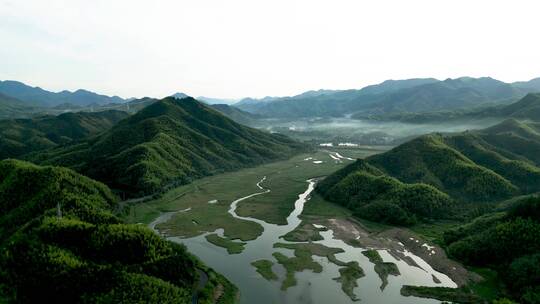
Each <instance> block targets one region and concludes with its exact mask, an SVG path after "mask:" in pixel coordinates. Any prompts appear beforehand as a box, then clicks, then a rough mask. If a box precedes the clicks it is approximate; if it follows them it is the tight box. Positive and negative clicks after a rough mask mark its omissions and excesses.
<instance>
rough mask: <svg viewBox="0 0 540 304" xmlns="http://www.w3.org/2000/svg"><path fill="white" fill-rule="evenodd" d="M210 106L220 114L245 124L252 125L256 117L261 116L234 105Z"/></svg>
mask: <svg viewBox="0 0 540 304" xmlns="http://www.w3.org/2000/svg"><path fill="white" fill-rule="evenodd" d="M210 106H211V107H212V108H214V109H216V110H218V111H219V112H220V113H221V114H223V115H225V116H227V117H229V118H230V119H232V120H234V121H236V122H237V123H240V124H243V125H246V126H249V125H253V124H254V123H255V122H256V121H257V119H260V118H262V117H263V116H261V115H256V114H251V113H249V112H246V111H242V110H240V109H238V108H236V107H233V106H230V105H226V104H213V105H210Z"/></svg>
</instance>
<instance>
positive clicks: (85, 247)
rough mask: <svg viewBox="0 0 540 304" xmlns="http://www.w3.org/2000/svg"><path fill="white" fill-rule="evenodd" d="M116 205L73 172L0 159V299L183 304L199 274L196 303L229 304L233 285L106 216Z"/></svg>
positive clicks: (142, 230)
mask: <svg viewBox="0 0 540 304" xmlns="http://www.w3.org/2000/svg"><path fill="white" fill-rule="evenodd" d="M116 201H117V200H116V197H115V196H114V195H113V194H112V193H111V191H110V190H109V189H108V188H107V187H106V186H105V185H103V184H101V183H99V182H96V181H93V180H91V179H89V178H87V177H84V176H82V175H79V174H77V173H75V172H74V171H72V170H69V169H66V168H59V167H39V166H36V165H33V164H30V163H27V162H23V161H18V160H4V161H0V269H1V270H0V300H2V301H6V302H8V303H158V302H159V303H190V302H191V298H192V295H193V293H194V290H193V286H194V283H195V282H197V281H198V277H197V276H198V273H199V272H202V271H204V272H206V273H207V274H208V276H209V278H210V280H209V281H208V282H207V284H206V288H205V290H204V291H203V292H202V293H201V294H200V295H199V299H200V300H201V301H209V302H208V303H213V302H214V301H213V300H215V298H214V297H215V295H216V293H215V292H218V295H220V297H219V300H221V301H222V302H223V303H233V300H234V298H235V294H236V289H235V287H234V286H232V285H231V284H230V283H228V282H227V281H226V280H225V279H224V278H223V277H221V276H220V275H218V274H216V273H215V272H213V271H212V270H211V269H208V268H207V267H205V266H204V265H203V264H202V263H201V262H199V261H198V260H197V259H196V258H195V257H193V256H191V255H190V254H189V253H188V252H186V250H185V248H184V247H183V246H181V245H177V244H174V243H170V242H168V241H166V240H165V239H163V238H161V237H160V236H158V235H157V234H156V233H154V232H153V231H151V230H150V229H148V228H146V227H144V226H141V225H127V224H124V223H123V222H122V221H121V220H120V219H119V218H117V217H116V216H114V215H113V213H112V212H111V210H113V208H114V207H115V204H116ZM197 269H199V270H197ZM205 303H206V302H205ZM220 303H221V302H220Z"/></svg>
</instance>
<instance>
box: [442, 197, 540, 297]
mask: <svg viewBox="0 0 540 304" xmlns="http://www.w3.org/2000/svg"><path fill="white" fill-rule="evenodd" d="M443 242H444V245H445V246H446V248H447V252H448V253H449V255H450V256H451V257H452V258H455V259H458V260H460V261H462V262H463V263H465V264H467V265H470V266H476V267H489V268H492V269H495V270H496V271H497V272H498V273H499V277H500V278H501V281H502V282H504V283H505V292H507V293H508V294H509V295H510V296H512V298H513V299H515V300H516V301H517V302H518V303H524V304H535V303H539V300H540V254H539V253H540V198H539V197H537V196H536V197H534V196H533V197H529V198H524V199H520V200H517V201H515V202H513V203H512V204H510V205H509V206H508V207H506V208H505V209H504V210H497V211H496V212H493V213H489V214H486V215H483V216H480V217H478V218H476V219H474V220H472V221H470V222H469V223H466V224H464V225H461V226H458V227H457V228H455V229H452V230H449V231H446V232H445V233H444V237H443Z"/></svg>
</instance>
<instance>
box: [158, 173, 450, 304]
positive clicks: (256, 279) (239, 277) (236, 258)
mask: <svg viewBox="0 0 540 304" xmlns="http://www.w3.org/2000/svg"><path fill="white" fill-rule="evenodd" d="M264 180H265V178H263V179H262V180H260V181H259V182H258V183H257V186H258V187H259V189H260V191H259V192H256V193H252V194H250V195H248V196H245V197H242V198H239V199H237V200H235V201H234V202H232V203H231V207H230V209H229V213H230V214H231V215H232V216H234V217H236V218H239V219H242V220H246V221H254V222H257V223H259V224H260V225H262V226H263V228H264V232H263V234H262V235H261V236H259V237H258V238H257V239H255V240H253V241H248V242H247V244H246V246H245V249H244V251H243V252H242V253H240V254H233V255H229V254H228V253H227V251H226V249H225V248H221V247H218V246H215V245H213V244H210V243H208V242H207V241H206V239H205V235H207V234H209V233H206V234H203V235H200V236H197V237H193V238H187V239H183V238H179V237H168V239H169V240H171V241H174V242H178V243H182V244H185V245H186V247H187V248H188V249H189V251H190V252H192V253H193V254H195V255H196V256H198V257H199V258H200V259H201V260H202V261H203V262H204V263H206V264H207V265H208V266H210V267H212V268H213V269H214V270H216V271H218V272H220V273H221V274H223V275H225V276H226V277H227V278H228V279H229V280H230V281H231V282H233V283H234V284H235V285H236V286H238V288H239V289H240V293H241V296H240V301H241V303H258V304H267V303H268V304H270V303H305V304H307V303H313V304H315V303H321V304H323V303H335V304H337V303H353V302H354V301H352V300H351V299H350V298H349V297H348V296H347V295H346V294H345V293H344V292H343V291H342V290H341V285H340V284H339V283H338V282H336V281H335V280H333V279H334V278H337V277H339V267H338V266H337V265H335V264H333V263H330V262H329V261H328V259H327V258H325V257H318V256H314V257H313V259H314V260H315V261H316V262H318V263H319V264H321V265H322V266H323V271H322V272H321V273H313V272H312V271H303V272H300V273H296V279H297V281H298V284H297V285H296V286H293V287H290V288H288V289H287V290H286V291H282V290H281V288H280V287H281V282H282V281H283V278H284V276H285V269H284V268H283V267H282V266H281V265H279V264H277V262H276V260H275V259H274V257H273V256H272V253H273V252H281V253H283V254H284V255H286V256H289V257H292V256H293V251H292V250H289V249H282V248H273V244H275V243H278V242H280V243H291V242H287V241H285V240H283V239H281V238H280V236H283V235H284V234H286V233H287V232H289V231H292V230H294V229H295V228H296V227H297V226H298V225H299V224H300V223H301V219H300V218H299V215H300V214H301V213H302V211H303V208H304V204H305V203H306V202H307V203H309V197H310V194H311V192H312V191H313V190H314V187H315V183H316V181H315V180H307V181H306V183H307V188H306V190H305V191H304V192H303V193H301V194H299V195H298V199H297V200H296V202H295V206H294V207H295V208H294V210H293V211H292V212H291V213H290V215H289V216H288V217H287V225H274V224H269V223H266V222H264V221H261V220H258V219H255V218H251V217H241V216H238V215H237V214H236V212H235V211H236V206H237V204H238V203H239V202H241V201H243V200H245V199H248V198H250V197H253V196H256V195H264V194H265V193H268V192H269V191H270V190H269V189H265V188H264V187H263V186H262V184H263V182H264ZM176 212H189V210H181V211H176ZM174 213H175V212H167V213H162V214H161V215H160V216H159V217H158V218H157V219H155V220H154V221H153V222H152V223H150V224H149V227H150V228H152V229H154V230H156V228H155V227H156V225H157V224H159V223H162V222H166V221H168V220H169V219H170V218H171V217H172V215H173V214H174ZM215 232H216V233H217V234H218V235H220V236H223V229H217V230H216V231H215ZM212 233H213V232H212ZM321 235H322V236H323V238H324V240H321V241H317V242H314V243H320V244H322V245H325V246H327V247H334V248H342V249H343V250H344V252H343V253H339V254H336V257H337V258H338V259H339V260H341V261H344V262H349V261H357V262H358V263H359V265H360V267H362V269H363V270H364V272H365V276H364V277H362V278H360V279H359V280H358V287H356V288H355V289H354V293H355V294H356V295H357V297H358V298H359V299H360V300H361V301H362V303H396V304H398V303H399V304H407V303H411V304H413V303H414V304H421V303H440V301H437V300H433V299H421V298H415V297H403V296H401V295H400V289H401V287H402V285H420V286H441V287H442V286H444V287H456V284H455V283H454V282H453V281H452V280H451V279H450V278H449V277H448V276H446V275H445V274H442V273H439V272H437V271H435V270H434V269H432V268H431V266H429V265H428V264H427V263H426V262H424V261H423V260H422V259H421V258H420V257H418V256H415V255H413V254H412V253H410V252H407V251H406V250H404V254H406V255H408V256H410V257H411V258H413V260H414V261H415V262H416V263H417V264H418V265H419V266H420V267H414V266H410V265H408V264H407V263H405V262H404V261H402V260H399V261H398V260H396V259H395V258H394V257H393V256H391V255H390V254H389V253H388V252H387V251H386V250H378V252H379V254H380V255H381V257H382V258H383V260H384V261H385V262H393V263H395V264H396V265H397V266H398V268H399V270H400V272H401V275H399V276H389V277H388V286H386V288H385V289H384V290H381V289H380V285H381V280H380V278H379V276H378V275H377V273H375V271H374V264H372V263H371V262H369V260H368V259H367V257H365V256H364V255H363V254H361V252H362V251H365V250H366V249H365V248H356V247H352V246H349V245H347V244H346V243H345V242H343V241H342V240H339V239H335V238H334V237H333V231H332V230H327V231H324V232H321ZM260 259H267V260H270V261H273V262H274V263H275V264H274V266H273V268H272V269H273V271H274V272H275V273H276V274H277V275H278V277H279V278H280V279H279V280H278V281H267V280H266V279H264V278H262V276H261V275H260V274H258V273H257V272H256V271H255V268H254V267H253V266H252V265H251V262H253V261H256V260H260ZM432 275H435V276H436V277H437V278H438V279H439V280H440V283H435V282H434V281H433V278H432Z"/></svg>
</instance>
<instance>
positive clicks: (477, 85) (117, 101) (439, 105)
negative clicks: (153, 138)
mask: <svg viewBox="0 0 540 304" xmlns="http://www.w3.org/2000/svg"><path fill="white" fill-rule="evenodd" d="M535 92H540V78H535V79H532V80H530V81H525V82H514V83H505V82H502V81H499V80H496V79H493V78H489V77H483V78H471V77H461V78H457V79H446V80H443V81H439V80H437V79H434V78H415V79H406V80H387V81H384V82H382V83H380V84H377V85H370V86H367V87H364V88H362V89H351V90H316V91H307V92H304V93H302V94H299V95H296V96H291V97H264V98H262V99H254V98H244V99H241V100H239V101H238V100H235V99H221V98H210V97H200V98H199V99H200V101H203V102H205V103H207V104H211V105H213V104H227V105H233V106H234V107H236V108H238V109H240V110H243V111H245V112H250V113H252V114H257V115H262V116H264V117H271V118H293V119H294V118H301V117H338V116H343V115H353V117H357V118H363V117H377V116H380V115H385V116H391V115H397V114H400V115H408V114H418V113H420V114H424V113H432V112H444V111H464V110H466V111H470V110H474V109H478V108H485V107H489V106H494V105H500V104H509V103H511V102H514V101H516V100H518V99H520V98H522V97H524V96H525V95H526V94H527V93H535ZM171 96H173V97H176V98H185V97H188V95H187V94H185V93H180V92H179V93H175V94H173V95H171ZM143 99H144V100H147V101H148V99H145V98H143ZM155 100H157V99H155ZM140 101H141V99H134V98H130V99H122V98H120V97H118V96H112V97H111V96H106V95H100V94H97V93H93V92H90V91H86V90H77V91H75V92H70V91H62V92H59V93H54V92H50V91H47V90H44V89H41V88H39V87H31V86H28V85H25V84H23V83H21V82H17V81H9V80H6V81H0V119H1V118H2V117H4V118H7V117H10V118H14V117H30V116H32V115H36V114H38V113H47V114H59V113H62V112H66V111H96V110H103V109H119V108H122V110H127V111H131V109H129V107H130V106H123V105H124V104H125V103H128V102H134V103H133V105H135V108H140V107H138V105H140Z"/></svg>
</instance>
